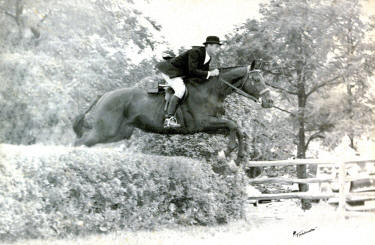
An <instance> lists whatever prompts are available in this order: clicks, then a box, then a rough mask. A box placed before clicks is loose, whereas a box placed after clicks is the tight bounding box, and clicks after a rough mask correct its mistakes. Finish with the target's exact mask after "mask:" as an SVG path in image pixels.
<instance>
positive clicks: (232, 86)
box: [218, 66, 269, 102]
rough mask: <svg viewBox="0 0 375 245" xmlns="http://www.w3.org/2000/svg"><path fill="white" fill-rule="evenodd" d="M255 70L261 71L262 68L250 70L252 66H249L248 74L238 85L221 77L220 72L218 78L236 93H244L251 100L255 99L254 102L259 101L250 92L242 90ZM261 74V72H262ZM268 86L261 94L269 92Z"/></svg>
mask: <svg viewBox="0 0 375 245" xmlns="http://www.w3.org/2000/svg"><path fill="white" fill-rule="evenodd" d="M254 72H259V73H260V70H257V69H254V70H250V66H248V67H247V69H246V75H245V76H244V77H243V78H242V79H241V85H240V86H239V88H238V87H236V86H234V85H232V84H230V83H228V82H227V81H225V80H224V79H220V73H219V76H218V80H219V81H221V82H223V83H224V84H225V85H227V86H229V87H231V88H232V89H233V90H234V92H235V93H237V94H239V95H242V96H244V97H246V98H249V99H251V100H253V101H254V102H259V99H257V98H256V97H254V96H252V95H250V94H248V93H245V92H244V91H242V88H243V86H244V85H245V83H246V82H247V80H249V77H250V74H251V73H254ZM260 75H261V74H260ZM268 91H269V90H268V88H265V89H263V90H262V91H260V92H259V96H262V95H263V94H264V93H266V92H268Z"/></svg>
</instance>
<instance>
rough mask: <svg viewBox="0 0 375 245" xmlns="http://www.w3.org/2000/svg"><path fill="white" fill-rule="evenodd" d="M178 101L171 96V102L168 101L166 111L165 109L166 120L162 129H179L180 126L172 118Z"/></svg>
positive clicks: (175, 97) (174, 118)
mask: <svg viewBox="0 0 375 245" xmlns="http://www.w3.org/2000/svg"><path fill="white" fill-rule="evenodd" d="M179 102H180V99H179V98H178V97H177V96H176V95H173V96H172V98H171V100H170V101H169V105H168V109H167V113H168V114H167V118H166V119H165V121H164V128H179V127H181V125H180V124H178V123H177V119H176V117H175V116H174V115H175V114H176V110H177V107H178V104H179Z"/></svg>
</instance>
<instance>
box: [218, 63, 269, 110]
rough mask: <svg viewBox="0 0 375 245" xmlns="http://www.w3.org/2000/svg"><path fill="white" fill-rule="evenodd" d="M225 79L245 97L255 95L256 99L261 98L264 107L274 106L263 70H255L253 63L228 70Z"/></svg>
mask: <svg viewBox="0 0 375 245" xmlns="http://www.w3.org/2000/svg"><path fill="white" fill-rule="evenodd" d="M223 80H224V83H227V82H225V81H228V82H229V83H227V85H228V86H230V87H232V89H234V91H235V92H237V93H238V92H240V94H242V95H244V96H245V97H250V98H253V97H255V98H254V100H258V99H260V100H261V103H262V107H264V108H271V107H272V106H273V100H272V98H271V93H270V91H269V89H268V87H267V85H266V84H265V82H264V79H263V76H262V74H261V71H260V70H254V69H253V66H252V65H249V66H246V67H235V68H233V69H231V70H228V71H227V72H225V73H224V74H223ZM246 95H247V96H246ZM249 95H250V96H249Z"/></svg>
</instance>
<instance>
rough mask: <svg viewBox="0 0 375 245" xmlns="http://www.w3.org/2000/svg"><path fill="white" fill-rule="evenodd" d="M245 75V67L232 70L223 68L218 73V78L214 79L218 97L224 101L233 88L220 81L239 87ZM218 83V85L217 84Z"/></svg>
mask: <svg viewBox="0 0 375 245" xmlns="http://www.w3.org/2000/svg"><path fill="white" fill-rule="evenodd" d="M246 74H247V67H243V66H241V67H233V68H223V69H222V70H221V71H220V76H218V77H216V84H215V86H216V90H217V93H218V94H219V95H220V97H221V98H222V99H223V100H224V99H225V98H226V97H227V96H228V95H230V94H231V93H233V88H231V87H229V86H228V85H226V84H225V83H223V82H222V81H221V80H224V81H226V82H228V83H230V84H232V85H233V86H235V87H239V86H240V83H241V80H242V79H241V78H243V77H244V76H245V75H246ZM218 83H219V84H218Z"/></svg>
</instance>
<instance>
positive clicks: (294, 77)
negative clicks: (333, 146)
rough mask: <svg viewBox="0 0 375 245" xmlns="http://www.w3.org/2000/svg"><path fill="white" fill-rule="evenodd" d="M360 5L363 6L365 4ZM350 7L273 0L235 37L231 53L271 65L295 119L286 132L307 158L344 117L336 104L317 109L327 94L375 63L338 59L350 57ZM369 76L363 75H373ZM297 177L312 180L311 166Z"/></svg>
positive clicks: (319, 0) (271, 79) (317, 0)
mask: <svg viewBox="0 0 375 245" xmlns="http://www.w3.org/2000/svg"><path fill="white" fill-rule="evenodd" d="M357 6H358V8H359V4H358V5H357ZM345 7H347V6H345V3H344V2H339V3H336V4H331V3H330V1H324V0H304V1H296V0H288V1H281V0H273V1H271V2H270V3H269V4H267V5H263V6H262V7H261V9H260V12H261V14H262V16H263V17H262V19H261V21H259V22H257V21H254V20H249V21H247V22H246V23H245V24H244V25H243V26H241V27H240V28H239V30H238V32H237V33H236V34H234V35H231V36H229V42H228V44H229V45H230V48H229V49H228V50H227V51H228V52H230V53H232V55H227V57H228V56H229V57H230V56H232V57H239V58H235V60H236V61H237V62H239V63H243V62H249V61H250V60H252V59H254V56H256V58H258V59H259V58H262V59H264V60H265V61H267V63H268V64H269V65H268V67H265V68H264V69H263V71H264V73H265V74H266V78H267V79H268V83H269V85H270V86H271V87H273V88H274V89H275V90H276V91H278V92H279V97H278V99H277V104H278V105H280V104H281V105H282V106H283V107H284V108H288V110H287V111H288V113H287V114H288V115H287V118H288V120H289V122H290V123H289V125H288V126H287V127H288V128H289V129H287V130H285V131H289V130H293V131H294V132H295V133H294V135H295V139H292V140H293V141H294V142H295V143H296V144H297V158H306V151H307V149H308V146H309V144H310V142H312V141H313V140H315V139H319V138H320V139H322V138H324V137H326V134H327V133H329V132H331V131H332V130H333V129H334V128H335V125H336V124H337V119H338V118H337V117H334V116H333V114H332V111H334V109H335V108H332V109H330V110H326V109H325V110H317V109H316V108H322V109H324V108H326V107H325V105H324V103H326V100H325V98H327V97H326V96H327V95H329V94H330V93H331V92H332V91H333V89H334V88H336V87H337V85H339V84H343V83H345V79H343V78H346V77H350V76H351V75H353V74H355V70H356V69H357V68H358V66H362V67H363V69H366V67H368V65H369V62H364V61H362V62H360V64H356V65H352V66H345V68H343V66H342V65H343V63H342V62H338V60H340V59H341V60H342V58H343V57H345V58H347V57H348V54H347V53H343V52H342V51H341V50H340V49H339V48H338V46H337V44H338V42H342V41H343V40H344V39H343V38H342V37H340V35H342V26H341V25H342V24H343V19H346V20H347V18H344V17H345V16H346V15H345V12H343V11H342V10H343V9H345ZM353 15H354V16H356V18H357V20H359V12H355V11H353ZM346 24H347V25H355V24H358V22H357V23H356V22H346ZM362 28H363V27H362V26H361V25H359V26H358V28H357V29H354V28H352V29H351V31H352V32H353V33H354V32H355V33H357V32H358V31H359V30H362ZM357 36H358V38H359V39H361V40H363V39H364V36H361V35H357ZM359 39H357V40H359ZM357 52H358V53H357V54H356V56H357V57H360V56H361V55H369V56H371V57H373V56H372V55H373V54H370V53H369V50H367V51H364V50H363V51H361V49H358V50H357ZM348 59H349V60H350V59H352V58H348ZM368 60H372V58H369V59H368ZM370 63H371V62H370ZM339 66H341V68H339ZM369 74H370V73H368V72H367V73H366V74H363V75H362V77H363V78H366V79H367V78H368V76H369ZM319 103H321V104H319ZM336 109H337V107H336ZM297 175H298V177H299V178H306V177H307V175H306V166H304V165H301V166H297ZM300 190H301V191H307V185H300ZM309 206H310V205H309V203H308V202H303V207H305V208H308V207H309Z"/></svg>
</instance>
